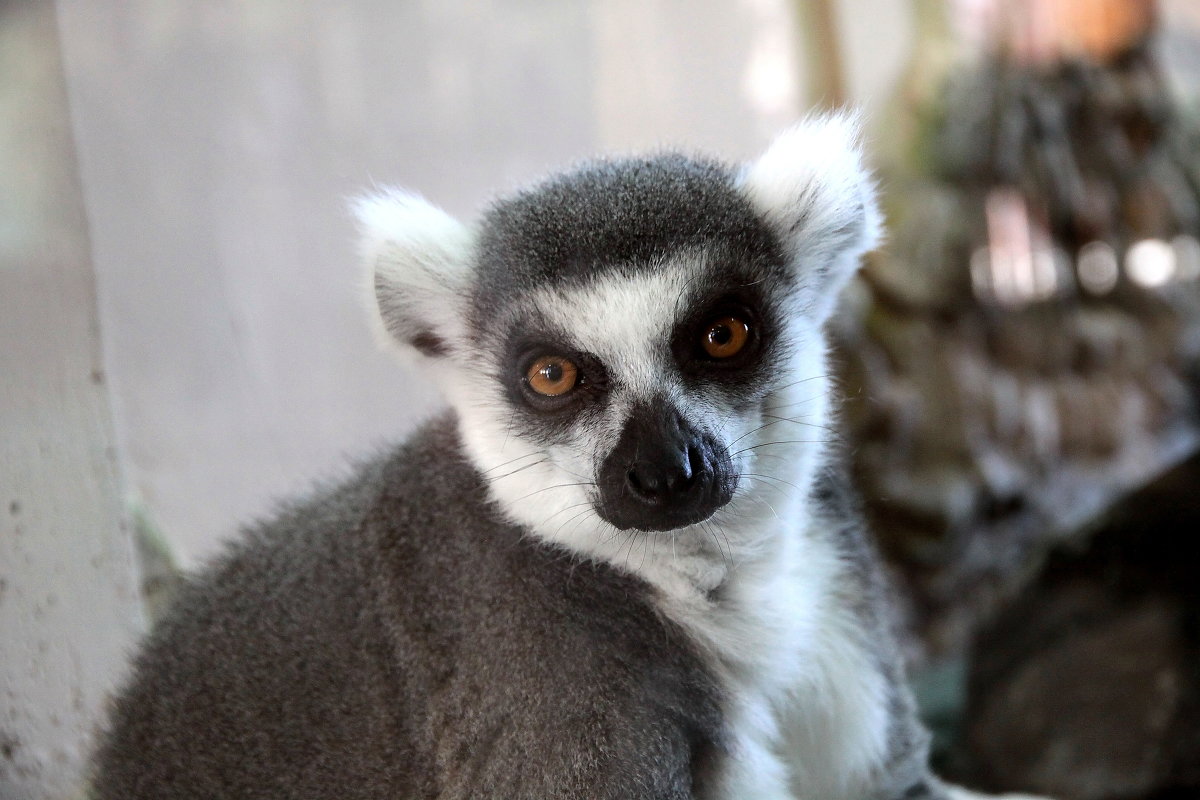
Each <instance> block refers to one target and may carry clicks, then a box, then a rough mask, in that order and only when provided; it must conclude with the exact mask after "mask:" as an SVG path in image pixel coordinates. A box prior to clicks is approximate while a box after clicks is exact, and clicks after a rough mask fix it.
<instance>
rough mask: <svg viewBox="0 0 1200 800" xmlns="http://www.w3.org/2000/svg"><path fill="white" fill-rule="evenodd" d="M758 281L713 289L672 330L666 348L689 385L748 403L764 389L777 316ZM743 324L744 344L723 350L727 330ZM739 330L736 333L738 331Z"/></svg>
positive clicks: (772, 356)
mask: <svg viewBox="0 0 1200 800" xmlns="http://www.w3.org/2000/svg"><path fill="white" fill-rule="evenodd" d="M763 288H764V287H763V284H762V282H761V281H757V282H756V281H754V280H750V279H746V280H744V281H735V282H731V283H730V284H729V285H727V286H726V287H725V290H724V291H722V290H721V289H719V288H716V287H714V289H713V290H711V291H710V292H709V293H708V294H707V297H706V298H704V300H703V301H702V302H696V303H694V304H693V306H694V311H693V313H691V314H688V315H687V317H685V318H684V319H683V320H681V322H680V324H679V325H678V326H677V327H676V329H675V331H674V332H673V334H672V338H671V348H672V352H673V354H674V356H675V361H676V363H677V364H678V366H679V370H680V373H681V374H682V375H683V376H684V378H685V380H687V381H688V382H689V383H690V384H692V385H697V386H699V385H705V386H711V387H716V388H718V389H720V390H723V391H725V392H728V393H730V394H732V395H733V396H734V397H735V398H738V399H743V398H744V399H745V400H747V401H749V400H752V399H753V398H755V397H757V396H758V395H760V394H761V393H762V392H763V391H765V387H766V385H767V384H768V383H769V382H770V381H769V374H768V372H769V370H770V369H771V368H772V365H773V364H774V363H775V362H776V361H777V360H778V351H779V347H778V345H777V332H778V330H779V327H780V326H779V324H778V316H777V312H776V309H775V307H774V304H772V303H771V302H769V301H768V299H767V296H766V293H765V292H764V291H763ZM738 324H744V326H745V341H744V342H740V343H739V345H738V346H737V347H736V348H732V349H731V348H729V347H727V346H726V343H727V340H729V337H728V336H726V333H727V329H729V328H730V327H731V326H736V325H738ZM739 332H740V331H739Z"/></svg>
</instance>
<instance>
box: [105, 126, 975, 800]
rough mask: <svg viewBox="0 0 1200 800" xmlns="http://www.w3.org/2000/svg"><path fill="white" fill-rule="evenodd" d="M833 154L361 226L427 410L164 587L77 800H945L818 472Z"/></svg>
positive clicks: (836, 265)
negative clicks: (441, 405)
mask: <svg viewBox="0 0 1200 800" xmlns="http://www.w3.org/2000/svg"><path fill="white" fill-rule="evenodd" d="M855 138H856V132H855V131H854V129H853V126H852V124H850V123H849V122H847V120H846V119H844V118H840V117H832V118H825V119H817V120H811V121H809V122H807V123H803V124H801V125H799V126H798V127H796V128H794V129H793V130H791V131H789V132H787V133H785V134H784V135H783V136H782V137H780V138H779V139H778V140H777V141H776V142H775V143H774V145H772V146H771V147H770V148H769V149H768V150H767V151H766V153H765V154H764V155H763V156H762V157H761V158H759V159H758V160H757V161H755V162H754V163H752V164H750V165H748V166H746V167H744V168H731V167H729V166H726V165H723V164H720V163H717V162H714V161H709V160H703V159H694V158H688V157H684V156H682V155H661V156H656V157H651V158H634V159H628V160H613V161H601V162H596V163H592V164H589V165H586V166H584V167H582V168H580V169H577V170H575V171H573V172H569V173H566V174H564V175H561V176H558V177H553V178H550V179H549V180H546V181H544V182H542V183H540V184H538V185H536V186H534V187H533V188H530V189H528V190H525V191H521V192H519V193H516V194H515V195H513V196H510V197H508V198H506V199H502V200H500V201H499V202H497V203H496V204H495V205H494V206H493V207H492V208H491V209H490V210H489V211H488V212H487V213H486V214H485V215H484V216H483V218H482V220H481V221H480V222H479V223H478V224H477V225H474V226H465V225H462V224H460V223H458V222H456V221H454V220H453V219H451V218H450V217H448V216H447V215H446V214H444V213H443V212H441V211H439V210H437V209H435V208H433V207H431V206H430V205H428V204H426V203H425V202H423V201H422V200H420V199H418V198H416V197H414V196H412V195H407V194H403V193H385V194H380V195H378V196H375V197H372V198H370V199H367V200H365V201H364V202H362V203H361V206H360V208H359V215H360V218H361V223H362V228H363V231H364V244H363V254H364V258H365V261H366V263H367V266H368V268H369V270H370V275H371V286H372V288H373V297H374V302H373V307H374V308H375V309H376V310H377V314H376V317H377V321H378V322H379V323H380V326H381V329H382V331H383V332H384V333H385V334H386V335H387V337H388V338H389V339H390V340H391V341H392V342H394V343H396V344H398V345H399V346H400V347H401V348H402V349H403V350H405V351H407V352H409V353H411V354H413V355H414V356H416V357H417V358H418V360H419V361H421V362H422V363H423V366H424V368H425V370H426V374H428V375H430V376H432V377H433V378H434V379H435V380H436V381H437V383H438V384H439V385H440V387H441V388H442V389H443V390H444V393H445V395H446V397H447V398H448V400H449V402H450V405H451V410H450V411H449V412H448V413H446V414H445V415H443V416H441V417H439V418H437V419H435V420H434V421H432V422H430V423H428V424H426V425H425V426H424V427H423V428H421V429H420V430H419V431H418V432H417V433H416V434H415V435H413V436H412V438H411V439H409V440H408V441H407V442H406V443H405V444H404V445H402V446H401V447H400V448H398V449H397V450H395V452H393V453H391V454H389V455H386V456H384V457H382V458H380V459H378V460H376V461H374V462H372V463H369V464H367V465H366V466H364V467H362V468H361V470H360V471H359V472H358V474H357V475H356V477H354V478H353V479H351V480H349V481H347V482H346V483H344V484H342V485H339V486H336V487H332V488H328V489H326V490H324V491H321V492H320V493H318V494H317V495H316V496H315V497H310V498H308V499H305V500H303V501H301V502H299V503H296V504H295V505H292V506H290V507H288V508H287V509H286V510H284V511H283V512H282V513H281V514H280V515H279V517H278V518H277V519H275V520H274V521H272V522H269V523H267V524H264V525H261V526H258V527H255V528H252V529H250V530H249V531H248V532H247V533H246V536H245V539H244V541H242V542H241V543H240V544H238V545H236V546H234V547H233V548H232V549H231V550H230V551H229V552H228V553H227V554H226V555H225V556H224V557H223V558H221V559H220V560H218V561H217V562H216V563H215V564H213V565H212V566H211V567H210V568H209V569H208V570H207V571H206V572H204V573H203V574H202V575H200V576H199V577H198V578H197V579H196V580H195V581H193V582H192V583H191V584H190V585H189V586H188V587H187V588H186V589H185V590H184V592H183V593H182V596H181V597H180V598H179V600H178V601H177V603H176V605H175V608H174V610H173V612H171V613H170V614H169V615H168V616H167V617H166V618H165V620H164V621H163V622H162V623H161V624H160V625H159V626H158V627H157V628H156V630H155V631H154V633H153V634H152V635H151V636H150V638H149V640H148V642H147V644H146V645H145V647H144V649H143V650H142V652H141V654H140V656H139V658H138V659H137V661H136V666H135V672H134V676H133V678H132V681H131V683H130V684H129V686H128V688H127V689H126V690H125V692H124V694H123V695H122V696H121V697H120V698H119V700H118V702H117V703H116V705H115V710H114V714H113V717H112V721H111V725H110V726H109V730H108V732H107V733H106V735H105V737H104V739H103V742H102V746H101V748H100V750H99V752H98V756H97V759H96V770H95V776H94V794H95V796H96V797H97V798H98V799H99V800H118V798H119V799H120V800H138V799H140V798H159V799H162V798H171V799H174V798H297V799H299V798H312V799H313V800H316V799H318V798H320V799H321V800H324V799H326V798H328V799H330V800H332V799H333V798H336V799H337V800H353V799H354V798H364V799H365V798H443V799H444V800H450V799H451V798H463V799H464V800H465V799H466V798H504V799H505V800H518V799H519V798H529V800H533V799H534V798H537V799H538V800H542V799H544V798H622V799H623V800H624V799H626V798H656V799H661V800H667V799H668V798H670V799H672V800H683V799H684V798H706V799H711V800H718V799H720V800H725V799H731V798H737V799H739V800H775V799H780V800H782V798H794V799H795V800H839V799H841V798H845V799H846V800H850V799H851V798H853V799H854V800H902V799H903V800H918V798H944V797H947V796H950V794H949V793H950V792H952V791H954V790H950V789H947V788H946V787H944V786H943V785H942V784H941V783H939V782H938V781H937V780H936V779H935V778H933V777H932V776H931V775H930V774H929V772H928V770H927V767H926V734H925V732H924V731H923V730H922V729H921V727H920V726H919V724H918V723H917V721H916V719H915V715H914V709H913V702H912V699H911V697H910V694H909V692H908V689H907V688H906V687H905V685H904V679H903V675H902V670H901V667H900V666H899V656H898V653H897V647H896V645H895V642H894V640H893V636H892V632H891V630H890V627H889V625H890V623H889V619H888V610H887V608H886V600H885V597H884V591H883V588H882V585H881V579H880V575H879V570H878V568H877V565H876V561H875V556H874V555H873V554H872V551H871V548H870V546H869V545H868V543H867V540H866V538H865V536H864V533H863V531H862V529H861V527H860V525H859V521H858V514H857V512H856V509H855V506H854V502H853V500H852V499H851V497H850V495H849V493H848V492H847V490H846V489H845V486H844V484H843V482H842V480H841V479H840V477H839V475H838V472H837V470H836V469H835V468H834V467H833V466H832V463H833V461H834V459H833V458H832V457H831V455H830V448H829V440H830V439H831V438H832V436H833V434H832V433H831V430H832V428H831V425H830V394H831V390H830V386H831V384H830V380H829V377H828V375H827V372H828V370H827V367H826V364H825V349H826V344H825V338H824V336H823V334H822V326H823V324H824V323H825V321H826V318H827V317H828V316H829V315H830V313H831V310H832V309H833V307H834V301H835V299H836V297H837V295H838V292H839V290H840V289H841V288H842V286H843V285H844V284H845V283H846V282H847V280H848V279H849V277H850V276H851V274H852V273H853V272H854V270H855V269H856V267H857V264H858V260H859V257H860V256H861V254H862V253H863V252H864V251H865V250H867V249H869V248H870V247H872V245H873V243H874V242H875V238H876V232H877V229H878V226H879V223H878V214H877V212H876V206H875V200H874V196H873V188H872V183H871V179H870V178H869V176H868V174H867V173H866V172H865V171H864V169H863V167H862V166H861V165H860V158H859V154H858V152H857V149H856V145H855Z"/></svg>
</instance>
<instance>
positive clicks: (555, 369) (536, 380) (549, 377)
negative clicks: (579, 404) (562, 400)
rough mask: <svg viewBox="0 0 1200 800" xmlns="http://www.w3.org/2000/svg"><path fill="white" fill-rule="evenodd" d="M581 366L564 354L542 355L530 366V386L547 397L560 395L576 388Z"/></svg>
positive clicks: (528, 375) (526, 377)
mask: <svg viewBox="0 0 1200 800" xmlns="http://www.w3.org/2000/svg"><path fill="white" fill-rule="evenodd" d="M578 379H579V368H578V367H576V366H575V364H574V363H572V362H571V361H569V360H567V359H565V358H563V357H562V356H542V357H541V358H539V359H538V360H537V361H534V362H533V364H532V365H531V366H530V367H529V371H528V372H526V373H525V380H526V381H528V383H529V388H530V389H533V390H534V391H535V392H537V393H538V394H541V395H545V396H546V397H558V396H559V395H563V394H566V393H567V392H569V391H571V390H572V389H574V388H575V383H576V381H578Z"/></svg>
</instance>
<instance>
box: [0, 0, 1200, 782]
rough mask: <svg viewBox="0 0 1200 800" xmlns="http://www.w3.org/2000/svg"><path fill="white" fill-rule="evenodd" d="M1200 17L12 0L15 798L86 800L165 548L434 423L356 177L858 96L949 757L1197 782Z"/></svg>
mask: <svg viewBox="0 0 1200 800" xmlns="http://www.w3.org/2000/svg"><path fill="white" fill-rule="evenodd" d="M1198 90H1200V4H1197V3H1195V2H1194V1H1193V0H1158V2H1152V1H1151V0H1017V1H1015V2H1002V1H1001V0H700V1H697V0H692V1H691V2H687V1H686V0H637V1H636V2H635V1H634V0H607V1H606V0H558V1H557V2H533V0H478V1H477V2H470V1H469V0H405V1H404V2H390V1H389V2H385V1H384V0H363V1H362V2H354V3H347V2H333V0H289V1H288V2H283V1H282V0H245V1H244V2H224V1H222V2H210V3H204V4H194V3H175V2H160V0H124V1H123V2H115V0H59V2H55V3H52V2H49V1H48V0H40V1H39V0H28V1H27V2H21V1H20V0H0V797H2V798H4V800H9V798H12V799H13V800H16V799H17V798H22V799H23V798H38V799H39V800H40V799H41V798H47V799H49V798H55V799H57V798H68V797H74V796H77V794H78V792H79V790H80V786H81V783H80V781H81V775H82V771H83V767H84V764H85V759H86V752H87V748H88V742H89V736H90V734H91V731H92V730H93V728H94V726H95V724H96V722H97V720H98V719H99V715H100V714H101V713H102V709H103V706H104V703H105V700H106V698H107V697H108V696H109V693H110V692H111V691H112V689H113V686H114V685H115V684H116V682H117V681H119V679H120V676H121V674H122V670H123V669H124V665H125V661H126V659H127V657H128V654H129V652H130V648H131V647H132V643H133V642H134V641H135V640H136V637H137V636H138V635H139V633H140V632H141V631H143V630H144V629H145V627H146V626H147V625H148V624H149V623H150V622H151V621H152V620H153V617H154V615H155V614H156V613H157V612H158V610H159V609H160V608H161V606H162V604H163V603H164V602H165V601H166V599H167V598H168V597H169V595H170V591H171V587H172V586H173V585H174V583H175V582H176V581H177V580H178V574H179V572H180V570H186V569H191V568H194V567H196V566H197V565H199V564H202V563H203V562H204V560H205V559H206V558H209V557H211V556H212V555H213V554H214V553H216V552H218V551H219V549H220V547H221V543H222V542H223V541H224V540H226V539H228V538H229V537H231V536H233V535H234V534H235V532H236V530H237V526H238V524H239V522H244V521H246V520H248V519H252V518H254V517H255V516H261V515H264V514H267V513H269V512H270V509H271V508H272V503H273V502H274V501H275V500H277V499H278V498H280V497H283V496H286V495H288V494H294V493H297V492H300V491H303V490H304V488H305V487H306V486H307V485H308V484H309V483H311V482H312V481H314V480H317V479H320V478H323V477H331V476H336V475H338V474H340V473H341V472H343V471H344V470H345V469H346V467H347V465H348V464H349V463H351V460H352V459H353V458H354V457H355V456H356V455H361V454H362V453H364V452H365V451H369V450H370V449H371V448H374V447H379V446H382V445H384V444H386V443H387V442H390V441H395V440H396V439H398V438H400V437H402V436H403V435H404V434H405V433H406V432H407V431H408V430H410V429H411V428H412V427H413V426H414V425H416V424H417V423H418V422H419V421H420V420H421V419H422V418H424V417H425V416H427V415H428V414H429V413H430V412H431V411H433V410H434V409H436V408H437V407H438V402H439V401H438V399H437V397H436V395H435V393H434V392H433V390H432V389H431V388H430V387H429V386H427V385H425V384H424V383H423V382H422V380H421V378H420V377H419V376H417V375H413V374H409V373H406V372H405V371H404V370H403V368H401V367H400V366H398V365H396V364H394V363H391V362H390V360H389V359H388V358H387V357H386V356H385V355H383V354H382V353H380V352H379V351H378V349H377V348H376V347H375V345H374V344H373V342H372V339H371V336H370V334H369V332H368V328H367V326H366V322H365V320H366V315H365V314H364V313H363V311H362V308H361V305H360V296H359V285H358V280H359V275H358V273H357V268H356V267H357V265H356V264H355V259H354V247H353V230H352V225H351V222H350V219H349V216H348V214H347V212H346V208H347V200H348V199H349V198H352V197H353V196H355V195H356V194H358V193H361V192H362V191H364V190H368V189H370V188H371V187H372V186H375V185H389V184H398V185H402V186H407V187H411V188H414V189H417V190H419V191H421V192H422V193H423V194H424V195H425V196H426V197H428V198H429V199H430V200H432V201H433V202H435V203H437V204H439V205H441V206H443V207H444V208H446V209H448V210H449V211H451V212H452V213H454V214H456V215H459V216H460V217H470V216H471V215H473V214H474V213H476V212H477V211H478V210H479V209H480V208H481V207H483V206H484V205H485V204H486V203H487V201H488V199H489V198H490V197H491V196H492V195H493V193H498V192H502V191H504V190H506V189H508V188H512V187H515V186H519V185H521V184H522V183H525V182H527V181H529V180H531V179H535V178H537V177H539V176H540V175H543V174H545V173H546V172H548V171H550V170H552V169H555V168H558V167H561V166H564V165H567V164H570V163H571V162H572V161H575V160H578V159H580V158H583V157H586V156H589V155H594V154H597V153H622V152H628V151H633V150H645V149H653V148H657V147H662V146H680V147H684V148H688V149H700V150H705V151H711V152H715V153H718V154H721V155H723V156H726V157H728V158H731V159H743V158H749V157H751V156H752V155H754V153H755V152H756V151H757V150H758V149H759V148H761V147H762V146H764V145H765V144H766V143H767V142H768V141H769V140H770V138H771V137H772V135H773V134H775V133H776V132H778V131H779V130H780V129H782V128H783V127H785V126H786V125H787V124H788V123H789V122H791V121H793V120H794V119H796V118H797V117H799V116H801V115H803V114H804V113H805V112H807V111H808V110H810V109H820V108H831V107H839V106H843V105H846V104H851V105H857V106H861V107H863V108H864V109H865V111H866V113H867V119H868V132H869V141H870V145H869V149H870V152H871V156H872V160H873V163H874V164H875V166H876V168H877V172H878V174H879V177H880V182H881V187H882V189H883V192H884V196H885V207H886V211H887V214H888V224H889V229H890V233H889V240H888V243H887V244H886V245H885V247H884V248H883V249H882V250H881V251H880V252H878V253H876V254H874V255H873V256H872V258H871V259H870V263H869V264H868V267H867V269H866V270H865V271H864V274H863V276H862V278H861V279H860V280H859V281H857V282H856V283H855V284H854V285H853V286H852V287H851V289H850V291H849V292H848V293H847V296H846V297H845V301H844V313H843V314H841V315H840V316H839V317H838V319H837V320H836V323H835V325H834V330H833V334H834V337H835V340H836V345H837V363H838V369H839V371H840V376H841V386H842V389H843V393H844V395H845V400H844V402H845V406H846V407H845V411H844V415H843V421H844V425H843V428H844V438H845V442H846V452H847V453H848V454H849V456H850V457H851V459H852V460H853V466H854V470H855V473H856V477H857V479H858V481H859V484H860V486H861V488H862V490H863V493H864V497H865V499H866V502H867V510H868V512H869V515H870V517H871V520H872V523H873V527H874V530H875V532H876V534H877V536H878V540H879V544H880V546H881V548H882V550H883V551H884V553H885V555H886V556H887V559H888V564H889V569H890V570H891V571H892V572H893V574H894V576H895V578H896V583H897V595H896V604H897V607H898V609H899V610H900V613H901V616H902V619H903V621H904V626H905V632H906V647H907V650H908V652H907V655H908V656H909V658H910V660H911V664H912V669H913V674H914V677H915V680H916V684H917V688H918V692H919V695H920V699H921V701H922V705H923V708H924V709H925V712H926V716H927V718H928V719H929V721H930V724H931V725H932V726H933V727H934V730H935V732H936V747H935V750H936V752H935V756H936V760H937V762H938V765H939V767H940V768H941V769H942V770H943V772H945V773H946V774H948V775H950V776H951V777H953V778H955V779H957V780H960V781H963V782H967V783H971V784H974V785H977V786H980V787H983V788H990V789H997V790H999V789H1006V790H1027V791H1037V792H1040V793H1045V794H1049V795H1054V796H1056V797H1060V798H1063V799H1064V800H1152V799H1153V800H1167V798H1196V797H1200V588H1198V587H1200V580H1198V579H1200V575H1198V573H1197V569H1198V567H1197V565H1198V564H1200V545H1198V544H1197V542H1196V540H1197V536H1200V494H1198V492H1200V460H1198V459H1197V457H1196V452H1197V445H1198V442H1200V437H1198V435H1197V433H1198V426H1197V415H1196V400H1197V397H1198V389H1200V116H1197V105H1196V100H1197V92H1198Z"/></svg>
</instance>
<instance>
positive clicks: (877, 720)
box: [662, 520, 888, 800]
mask: <svg viewBox="0 0 1200 800" xmlns="http://www.w3.org/2000/svg"><path fill="white" fill-rule="evenodd" d="M773 523H774V525H781V524H782V523H780V522H779V521H777V520H775V521H773ZM777 534H778V532H777ZM771 539H772V540H773V541H775V542H777V543H778V546H776V547H774V548H772V550H773V552H770V553H760V554H759V555H758V557H756V558H753V559H748V560H745V561H742V562H741V563H737V564H735V565H734V566H733V567H732V568H731V569H730V571H729V574H728V577H727V580H726V583H725V585H723V586H722V587H721V589H720V591H719V597H720V599H719V600H716V601H712V600H708V599H706V598H705V597H703V596H701V595H700V594H699V593H680V592H677V591H672V592H668V593H665V594H664V597H663V600H662V606H663V609H664V611H665V612H666V613H667V614H668V615H669V616H670V617H671V618H673V619H674V620H675V621H676V622H678V623H680V624H681V625H683V627H684V628H685V629H687V630H688V631H689V632H690V633H692V635H693V636H695V637H696V640H697V641H698V642H699V644H700V646H701V649H702V650H703V651H704V652H705V654H706V655H707V656H708V658H709V659H710V661H711V663H712V664H714V666H715V668H716V669H717V672H718V675H719V677H720V680H721V681H722V682H723V684H724V688H725V690H726V697H727V703H726V709H725V710H726V715H727V719H728V723H729V733H730V736H731V745H732V747H731V751H730V753H729V754H728V756H726V757H725V759H724V760H723V762H722V763H721V765H720V768H719V769H718V775H719V777H718V780H717V781H716V782H715V785H713V786H711V787H709V788H708V790H707V791H706V793H705V795H704V796H705V797H706V798H708V799H709V800H726V799H729V800H732V799H733V798H750V797H753V798H762V799H763V800H773V799H775V798H778V799H779V800H782V799H783V798H790V799H791V800H842V799H843V798H844V799H845V800H852V798H860V797H863V796H865V794H866V793H868V792H869V789H870V783H871V779H872V777H873V775H874V773H875V771H876V770H877V769H878V768H879V766H880V765H881V764H882V761H883V759H884V757H885V750H886V744H887V725H888V708H887V686H886V684H885V679H884V677H883V675H882V674H881V672H880V670H879V668H878V667H877V666H875V663H876V662H875V660H874V659H873V658H872V655H871V651H870V646H871V643H870V642H869V641H867V640H866V635H865V633H864V631H863V630H862V627H861V625H860V624H859V622H858V621H857V619H856V617H855V616H854V614H853V611H852V606H851V605H849V601H850V600H851V598H848V597H843V596H842V592H844V591H845V590H844V589H841V588H840V587H843V586H844V585H845V583H846V582H845V581H844V580H842V573H843V571H844V570H845V569H846V566H847V565H846V564H844V563H843V562H842V560H841V559H840V558H839V557H838V554H837V552H836V551H835V549H834V547H833V544H832V543H831V542H829V541H828V540H826V539H825V538H823V537H821V536H817V535H811V532H810V531H808V530H805V529H803V527H801V528H800V529H798V530H794V531H786V532H784V535H782V536H779V535H776V536H773V537H771Z"/></svg>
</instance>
